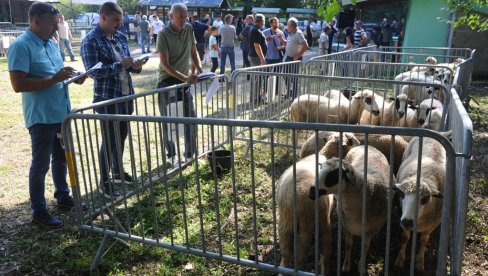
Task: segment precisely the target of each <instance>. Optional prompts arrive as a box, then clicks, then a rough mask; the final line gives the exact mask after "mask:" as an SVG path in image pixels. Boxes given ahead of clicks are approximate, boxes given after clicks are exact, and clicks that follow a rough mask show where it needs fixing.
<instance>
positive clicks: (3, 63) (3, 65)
mask: <svg viewBox="0 0 488 276" xmlns="http://www.w3.org/2000/svg"><path fill="white" fill-rule="evenodd" d="M7 70H8V64H7V58H4V57H0V72H6V71H7Z"/></svg>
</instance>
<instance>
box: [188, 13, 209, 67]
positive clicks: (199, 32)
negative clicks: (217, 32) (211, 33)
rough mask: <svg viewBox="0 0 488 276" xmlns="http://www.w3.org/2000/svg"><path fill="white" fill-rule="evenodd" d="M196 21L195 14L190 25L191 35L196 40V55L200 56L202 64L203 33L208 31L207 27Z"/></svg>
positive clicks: (203, 53) (203, 50) (203, 55)
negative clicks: (191, 28)
mask: <svg viewBox="0 0 488 276" xmlns="http://www.w3.org/2000/svg"><path fill="white" fill-rule="evenodd" d="M198 20H199V18H198V15H196V14H195V15H193V16H192V21H191V22H190V24H191V26H192V27H193V34H194V35H195V39H196V40H197V51H198V55H199V56H200V62H202V61H203V58H204V57H205V31H206V30H209V26H208V25H207V24H203V23H201V22H199V21H198Z"/></svg>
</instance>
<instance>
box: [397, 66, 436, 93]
mask: <svg viewBox="0 0 488 276" xmlns="http://www.w3.org/2000/svg"><path fill="white" fill-rule="evenodd" d="M434 76H435V69H434V68H433V67H429V68H428V69H427V70H426V71H421V72H412V71H407V72H403V73H400V74H398V75H396V76H395V79H394V80H395V81H407V79H409V78H415V79H416V80H418V81H421V82H432V77H434ZM401 88H402V85H401V84H394V85H393V94H394V95H395V96H397V95H399V94H400V92H401Z"/></svg>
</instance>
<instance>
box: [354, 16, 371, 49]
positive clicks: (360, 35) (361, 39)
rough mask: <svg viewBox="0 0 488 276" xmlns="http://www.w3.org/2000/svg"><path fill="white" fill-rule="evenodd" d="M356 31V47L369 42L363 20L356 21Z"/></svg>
mask: <svg viewBox="0 0 488 276" xmlns="http://www.w3.org/2000/svg"><path fill="white" fill-rule="evenodd" d="M355 24H356V26H355V29H356V30H355V31H354V48H358V47H364V46H366V45H367V44H368V35H367V34H366V32H365V31H364V29H363V22H361V20H357V21H356V23H355Z"/></svg>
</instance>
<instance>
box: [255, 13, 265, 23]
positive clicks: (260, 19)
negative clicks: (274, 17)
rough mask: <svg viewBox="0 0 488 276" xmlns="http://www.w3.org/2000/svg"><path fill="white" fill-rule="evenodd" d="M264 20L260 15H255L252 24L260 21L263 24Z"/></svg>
mask: <svg viewBox="0 0 488 276" xmlns="http://www.w3.org/2000/svg"><path fill="white" fill-rule="evenodd" d="M264 20H265V17H264V15H263V14H262V13H256V15H255V16H254V22H260V21H263V22H264Z"/></svg>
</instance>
